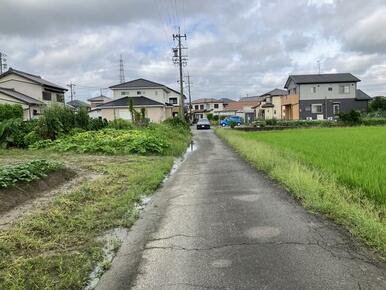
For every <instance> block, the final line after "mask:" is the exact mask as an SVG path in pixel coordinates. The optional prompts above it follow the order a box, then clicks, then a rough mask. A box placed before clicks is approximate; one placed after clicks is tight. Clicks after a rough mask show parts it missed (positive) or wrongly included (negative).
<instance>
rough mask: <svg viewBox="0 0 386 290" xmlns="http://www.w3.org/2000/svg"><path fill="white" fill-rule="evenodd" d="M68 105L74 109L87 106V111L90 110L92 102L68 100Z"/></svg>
mask: <svg viewBox="0 0 386 290" xmlns="http://www.w3.org/2000/svg"><path fill="white" fill-rule="evenodd" d="M66 105H67V106H69V107H71V108H73V109H74V110H79V109H80V108H85V109H86V110H87V111H90V109H91V106H90V104H88V103H86V102H83V101H81V100H72V101H69V102H67V104H66Z"/></svg>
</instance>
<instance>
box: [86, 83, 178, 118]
mask: <svg viewBox="0 0 386 290" xmlns="http://www.w3.org/2000/svg"><path fill="white" fill-rule="evenodd" d="M110 89H111V90H112V91H113V99H112V100H106V98H100V97H97V98H93V99H89V101H90V102H91V107H92V108H91V111H90V113H89V114H90V116H94V117H95V116H98V117H102V118H106V119H107V120H114V119H118V118H120V119H126V120H131V119H132V116H131V114H130V112H129V100H130V99H132V100H133V105H134V109H136V110H137V111H138V112H139V111H140V110H141V109H142V108H143V109H145V114H146V117H147V118H149V119H150V121H151V122H162V121H164V120H166V119H167V118H170V117H172V116H174V115H176V114H177V113H178V111H179V104H180V101H179V99H180V94H179V92H177V91H175V90H173V89H171V88H169V87H167V86H165V85H162V84H159V83H156V82H153V81H149V80H145V79H136V80H133V81H129V82H125V83H122V84H118V85H114V86H111V87H110ZM102 97H103V96H102Z"/></svg>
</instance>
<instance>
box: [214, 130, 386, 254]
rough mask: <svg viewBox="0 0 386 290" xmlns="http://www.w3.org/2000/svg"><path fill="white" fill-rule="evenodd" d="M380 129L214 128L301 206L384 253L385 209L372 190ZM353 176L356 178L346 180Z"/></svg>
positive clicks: (379, 167) (378, 167) (378, 169)
mask: <svg viewBox="0 0 386 290" xmlns="http://www.w3.org/2000/svg"><path fill="white" fill-rule="evenodd" d="M385 129H386V128H339V129H308V130H291V131H282V132H265V133H261V132H259V133H255V132H254V133H246V132H238V131H235V130H224V129H218V130H217V131H216V132H217V134H218V135H219V136H220V137H222V138H223V139H224V140H226V141H227V142H228V143H229V144H230V145H231V146H232V147H234V148H235V150H236V151H237V152H239V153H240V154H241V155H242V156H243V157H245V158H246V159H247V160H248V161H250V162H251V163H252V164H253V165H254V166H255V167H256V168H257V169H259V170H264V171H266V172H267V173H268V174H269V175H270V176H271V177H273V178H274V179H277V180H278V181H279V182H281V183H282V184H283V185H284V186H285V187H286V188H288V189H289V190H290V191H291V192H292V193H293V194H294V195H295V196H296V197H297V198H299V199H300V200H301V201H302V203H303V204H304V205H305V207H306V208H308V209H311V210H312V211H317V212H320V213H323V214H325V215H327V216H328V217H330V218H332V219H334V220H335V221H337V222H338V223H340V224H342V225H344V226H345V227H346V228H347V229H348V230H349V231H350V232H351V233H352V234H353V235H355V236H357V237H359V238H360V239H362V240H363V241H365V242H366V243H367V244H369V245H370V246H372V247H375V248H376V249H378V250H380V251H381V252H382V254H383V255H384V254H385V252H386V220H385V213H386V207H385V201H384V200H383V199H382V198H383V197H382V196H383V195H382V193H381V194H379V192H382V191H377V189H378V188H381V187H382V186H383V184H384V182H385V179H386V177H385V175H386V171H385V163H384V162H382V161H381V160H386V159H385V148H384V147H382V146H381V144H384V140H385V138H384V137H382V136H385V135H384V134H385V131H384V130H385ZM382 130H383V131H382ZM382 138H383V139H382ZM373 142H374V143H373ZM378 142H380V144H379V143H378ZM370 152H372V153H370ZM371 154H375V155H376V156H372V155H371ZM382 156H383V159H382ZM368 159H369V160H368ZM367 171H370V172H367ZM371 174H373V175H375V176H376V177H378V178H373V177H369V179H368V180H367V181H366V176H369V175H371ZM356 177H357V178H358V180H361V182H358V181H356V182H351V181H352V180H354V179H355V178H356ZM346 181H349V182H350V183H346ZM377 182H378V186H377V185H376V183H377ZM366 185H367V186H368V187H367V190H364V188H365V186H366ZM373 189H375V191H372V190H373Z"/></svg>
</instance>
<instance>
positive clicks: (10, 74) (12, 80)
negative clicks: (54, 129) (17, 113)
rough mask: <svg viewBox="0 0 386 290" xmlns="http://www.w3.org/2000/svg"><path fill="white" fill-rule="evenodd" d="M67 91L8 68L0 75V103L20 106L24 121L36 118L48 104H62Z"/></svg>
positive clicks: (33, 76)
mask: <svg viewBox="0 0 386 290" xmlns="http://www.w3.org/2000/svg"><path fill="white" fill-rule="evenodd" d="M65 91H67V89H65V88H63V87H61V86H58V85H56V84H54V83H52V82H49V81H47V80H45V79H43V78H42V77H40V76H38V75H33V74H30V73H26V72H23V71H20V70H15V69H13V68H10V69H9V70H8V71H6V72H5V73H3V74H2V75H0V103H3V104H4V103H7V104H20V105H21V106H22V107H23V109H24V119H25V120H29V119H32V118H34V117H36V116H38V115H39V114H40V113H41V111H42V109H43V108H44V107H45V106H46V105H49V104H53V103H59V104H64V93H65Z"/></svg>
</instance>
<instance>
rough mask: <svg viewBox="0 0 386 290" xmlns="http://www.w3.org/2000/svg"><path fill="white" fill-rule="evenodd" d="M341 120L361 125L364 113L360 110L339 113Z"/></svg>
mask: <svg viewBox="0 0 386 290" xmlns="http://www.w3.org/2000/svg"><path fill="white" fill-rule="evenodd" d="M339 121H341V122H342V123H344V124H349V125H359V124H361V123H362V115H361V113H360V112H358V111H355V110H351V111H350V112H348V113H343V112H340V113H339Z"/></svg>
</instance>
